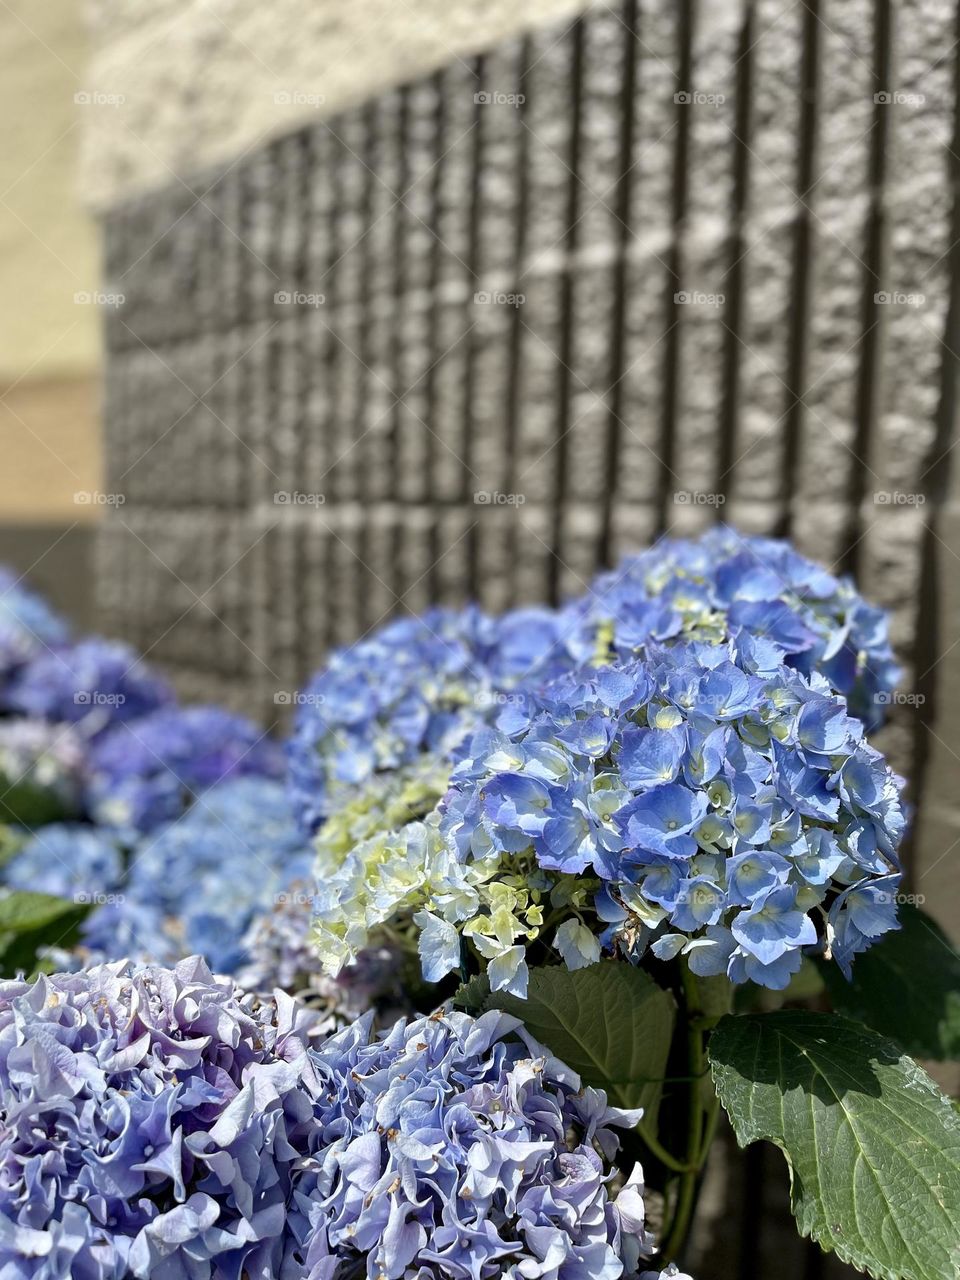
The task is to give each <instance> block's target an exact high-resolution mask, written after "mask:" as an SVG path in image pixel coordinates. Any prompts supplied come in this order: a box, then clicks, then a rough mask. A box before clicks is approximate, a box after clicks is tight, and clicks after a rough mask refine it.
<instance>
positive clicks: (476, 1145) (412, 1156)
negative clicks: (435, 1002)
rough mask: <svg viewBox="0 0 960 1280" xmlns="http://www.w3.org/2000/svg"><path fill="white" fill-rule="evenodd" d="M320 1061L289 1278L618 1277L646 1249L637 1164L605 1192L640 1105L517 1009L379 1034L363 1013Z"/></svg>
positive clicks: (436, 1019)
mask: <svg viewBox="0 0 960 1280" xmlns="http://www.w3.org/2000/svg"><path fill="white" fill-rule="evenodd" d="M311 1059H312V1062H313V1066H314V1069H315V1072H316V1076H317V1080H318V1095H317V1099H316V1105H315V1116H316V1131H315V1135H314V1144H315V1145H313V1147H312V1150H311V1155H310V1158H309V1159H308V1160H305V1161H304V1162H303V1166H302V1168H303V1172H302V1174H301V1176H300V1178H299V1179H298V1181H297V1185H296V1188H295V1193H294V1205H293V1208H292V1211H291V1215H290V1231H291V1235H292V1237H293V1241H294V1244H293V1250H292V1254H291V1255H290V1256H288V1264H289V1265H290V1266H291V1270H290V1273H289V1274H290V1275H294V1274H297V1275H303V1276H307V1277H310V1280H334V1278H335V1277H341V1276H343V1277H345V1276H349V1275H355V1274H356V1275H361V1274H365V1275H367V1276H371V1277H373V1276H381V1275H382V1276H392V1277H418V1278H419V1280H434V1278H436V1280H448V1278H449V1280H454V1278H455V1277H465V1276H474V1277H476V1278H477V1280H493V1278H494V1277H507V1278H508V1280H522V1278H523V1277H528V1276H543V1277H563V1278H564V1280H618V1278H619V1277H621V1276H626V1275H635V1274H636V1268H637V1264H638V1262H639V1259H640V1258H641V1257H644V1256H648V1255H649V1254H650V1252H651V1251H652V1240H651V1238H650V1236H649V1235H648V1234H647V1232H646V1229H645V1223H644V1209H643V1184H642V1179H641V1175H640V1171H639V1169H636V1170H635V1171H634V1174H633V1175H632V1176H631V1177H630V1178H629V1179H628V1180H627V1182H626V1184H625V1185H624V1186H623V1187H622V1189H621V1190H620V1192H619V1194H618V1195H617V1196H615V1197H614V1196H612V1195H611V1194H610V1192H609V1190H608V1169H609V1161H610V1160H611V1159H612V1157H613V1156H614V1154H615V1153H616V1150H617V1148H618V1145H619V1143H618V1139H617V1136H616V1133H615V1130H616V1128H618V1127H620V1126H624V1125H632V1124H634V1123H635V1122H636V1119H637V1113H632V1112H623V1111H619V1110H617V1109H615V1108H611V1107H608V1106H607V1103H606V1098H605V1097H604V1095H603V1094H602V1093H601V1092H597V1091H595V1090H592V1089H583V1090H581V1089H580V1081H579V1079H578V1078H577V1077H576V1076H575V1075H574V1074H573V1073H572V1072H570V1071H569V1069H568V1068H566V1067H564V1066H563V1064H561V1063H559V1062H558V1061H557V1060H556V1059H554V1058H552V1057H550V1056H549V1054H548V1053H547V1052H546V1051H545V1050H544V1049H542V1048H541V1047H540V1046H539V1045H537V1044H536V1043H535V1042H534V1041H532V1040H530V1039H529V1037H527V1035H526V1033H525V1032H524V1031H523V1028H522V1027H521V1025H520V1024H519V1023H518V1022H517V1020H516V1019H513V1018H510V1017H507V1016H506V1015H504V1014H501V1013H496V1012H492V1013H486V1014H483V1015H482V1016H481V1017H479V1018H476V1019H475V1018H472V1017H469V1016H468V1015H466V1014H460V1013H448V1014H442V1015H441V1014H436V1015H433V1016H432V1017H429V1018H420V1019H417V1020H415V1021H413V1022H409V1023H403V1022H400V1023H397V1024H396V1025H395V1026H394V1027H393V1028H392V1030H391V1031H390V1032H388V1033H387V1034H386V1035H384V1036H382V1037H381V1038H374V1037H372V1035H371V1022H370V1017H369V1016H367V1017H365V1018H363V1019H361V1020H359V1021H358V1022H356V1023H354V1024H353V1026H351V1027H348V1028H346V1029H345V1030H343V1031H341V1032H339V1033H338V1034H336V1035H334V1036H332V1037H331V1038H329V1039H328V1040H326V1041H325V1042H324V1043H323V1044H321V1045H320V1046H319V1047H318V1048H317V1049H315V1050H314V1051H313V1052H312V1053H311ZM294 1267H297V1268H299V1269H298V1270H296V1271H295V1270H294V1269H293V1268H294Z"/></svg>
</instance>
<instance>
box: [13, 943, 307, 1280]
mask: <svg viewBox="0 0 960 1280" xmlns="http://www.w3.org/2000/svg"><path fill="white" fill-rule="evenodd" d="M305 1016H306V1015H305V1013H304V1011H303V1010H302V1008H301V1007H300V1006H294V1005H293V1003H292V1002H291V1001H288V1000H286V999H285V998H283V997H281V1003H280V1005H279V1013H278V1016H275V1015H272V1014H271V1011H270V1009H266V1010H264V1011H263V1012H261V1013H254V1012H253V1011H252V1008H251V1007H250V1006H249V1002H245V1001H243V1000H241V999H240V998H239V997H238V994H237V992H236V991H235V990H234V988H233V985H232V983H230V982H229V981H225V980H219V979H214V978H213V977H211V975H210V972H209V970H208V969H207V968H206V966H205V965H204V963H203V962H202V961H201V960H200V959H199V958H197V957H192V958H191V959H189V960H185V961H183V962H182V963H181V964H179V965H177V967H176V968H175V969H172V970H171V969H161V968H145V969H142V970H139V971H134V972H130V971H129V970H128V967H127V966H126V965H125V964H123V963H117V964H107V965H103V966H100V967H98V968H95V969H92V970H88V971H84V972H80V973H76V974H57V975H54V976H53V977H40V978H38V979H37V980H36V981H35V982H33V983H28V982H23V981H14V982H4V983H2V984H0V1113H2V1116H3V1122H2V1125H0V1274H2V1275H3V1276H4V1277H5V1278H6V1280H14V1278H16V1280H20V1278H21V1277H23V1280H27V1277H30V1278H31V1280H63V1278H64V1277H68V1276H72V1277H77V1278H78V1280H81V1278H82V1280H121V1278H123V1277H128V1276H134V1277H141V1278H144V1280H145V1278H146V1277H149V1278H150V1280H227V1278H228V1277H230V1278H231V1280H235V1278H236V1277H237V1276H239V1275H241V1274H243V1275H245V1276H246V1277H248V1280H273V1278H274V1277H275V1276H276V1275H277V1274H278V1268H279V1265H280V1261H281V1253H282V1249H283V1233H284V1227H285V1222H286V1212H287V1202H288V1200H289V1198H290V1195H291V1187H292V1177H293V1172H294V1167H295V1161H296V1159H297V1156H298V1153H299V1152H301V1151H302V1150H304V1149H305V1143H306V1135H307V1133H308V1131H309V1130H310V1129H311V1128H312V1126H313V1119H312V1105H311V1099H310V1095H309V1092H308V1091H306V1090H305V1089H304V1087H303V1083H302V1081H303V1076H304V1074H305V1072H306V1073H309V1066H308V1061H307V1059H306V1056H305V1050H304V1042H303V1040H302V1039H301V1036H300V1028H299V1027H298V1025H297V1020H298V1019H302V1018H304V1017H305Z"/></svg>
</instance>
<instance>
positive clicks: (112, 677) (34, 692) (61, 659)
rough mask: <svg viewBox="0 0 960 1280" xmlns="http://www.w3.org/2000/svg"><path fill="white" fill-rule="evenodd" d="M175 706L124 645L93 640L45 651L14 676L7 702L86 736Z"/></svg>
mask: <svg viewBox="0 0 960 1280" xmlns="http://www.w3.org/2000/svg"><path fill="white" fill-rule="evenodd" d="M172 701H173V690H172V689H171V688H170V686H169V685H168V684H167V682H166V681H165V680H163V679H161V677H160V676H158V675H156V674H154V673H153V672H151V671H150V670H149V669H148V668H147V667H146V666H145V665H144V663H143V662H142V661H141V660H140V658H139V657H138V656H137V654H136V653H135V652H134V651H133V650H132V649H131V648H130V647H129V646H128V645H125V644H119V643H117V642H115V641H111V640H101V639H99V638H98V637H96V636H92V637H90V638H88V639H85V640H80V641H77V642H76V643H75V644H64V645H59V646H58V647H57V648H55V649H43V650H42V651H41V652H39V653H37V654H35V655H34V656H33V657H32V658H31V659H30V661H29V662H27V663H26V665H25V666H24V667H23V668H22V669H21V670H20V671H19V672H18V674H17V675H16V676H15V677H14V679H13V681H12V682H11V685H10V690H9V694H8V702H9V705H10V707H11V708H13V710H15V711H19V712H21V713H22V714H24V715H28V716H38V717H40V718H41V719H44V720H51V721H55V722H58V723H64V724H78V725H80V726H81V727H82V729H83V731H84V732H85V733H86V734H87V735H88V736H90V737H92V736H94V735H95V734H97V733H100V732H102V731H103V730H104V729H106V728H107V727H108V726H109V725H111V724H114V723H116V722H117V721H122V720H132V719H134V718H135V717H137V716H143V715H146V714H147V713H148V712H150V711H155V710H156V709H157V708H158V707H162V706H165V705H167V704H169V703H171V702H172Z"/></svg>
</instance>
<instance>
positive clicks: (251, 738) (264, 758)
mask: <svg viewBox="0 0 960 1280" xmlns="http://www.w3.org/2000/svg"><path fill="white" fill-rule="evenodd" d="M90 769H91V775H92V776H91V783H90V787H89V790H88V806H89V809H90V812H91V814H92V816H93V817H94V819H95V820H96V821H97V822H100V823H102V824H104V825H107V826H112V827H116V828H117V829H118V830H120V831H123V832H124V833H126V834H127V835H128V836H129V835H136V834H139V833H143V832H146V831H151V830H153V829H154V828H156V827H157V826H159V825H160V824H161V823H162V822H165V821H169V820H171V819H173V818H176V817H178V816H179V814H180V813H181V812H182V810H183V809H184V807H185V806H186V805H187V804H188V803H189V802H190V800H191V799H192V798H193V796H194V795H195V794H196V793H198V792H201V791H205V790H206V789H207V788H208V787H212V786H213V785H214V784H216V783H219V782H223V781H225V780H226V779H228V778H238V777H246V776H257V777H266V778H278V777H281V776H282V775H283V773H284V761H283V750H282V748H281V747H280V745H279V744H278V743H276V742H274V741H273V740H272V739H271V738H268V737H267V736H266V734H265V733H264V731H263V730H262V729H260V728H258V726H257V725H256V724H255V723H254V722H253V721H252V720H248V719H247V718H246V716H240V715H235V714H234V713H232V712H230V711H226V710H224V709H223V708H221V707H214V706H210V707H207V706H196V707H163V708H161V709H160V710H158V711H154V712H152V713H151V714H150V715H145V716H141V717H139V718H138V719H136V720H132V721H127V722H124V723H121V724H117V725H115V726H114V727H113V728H111V729H109V730H108V731H107V732H106V733H104V734H102V735H101V736H100V737H99V738H98V739H97V740H96V742H95V743H94V744H93V747H92V750H91V762H90Z"/></svg>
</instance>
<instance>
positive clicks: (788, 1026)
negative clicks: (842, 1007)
mask: <svg viewBox="0 0 960 1280" xmlns="http://www.w3.org/2000/svg"><path fill="white" fill-rule="evenodd" d="M708 1053H709V1058H710V1064H711V1067H712V1070H713V1078H714V1082H715V1084H716V1086H717V1092H718V1093H719V1095H720V1099H721V1101H722V1103H723V1105H724V1107H725V1108H726V1111H727V1113H728V1115H729V1116H730V1119H731V1121H732V1123H733V1127H734V1130H735V1132H736V1135H737V1140H738V1142H739V1143H740V1145H741V1146H746V1145H747V1144H748V1143H751V1142H757V1141H759V1140H761V1139H767V1140H769V1141H770V1142H773V1143H775V1144H776V1145H777V1146H778V1147H780V1149H781V1150H782V1151H783V1153H784V1155H785V1156H786V1159H787V1163H788V1164H789V1166H790V1174H791V1187H792V1201H793V1211H794V1213H795V1215H796V1218H797V1225H798V1227H799V1229H800V1231H801V1233H802V1234H803V1235H805V1236H812V1237H813V1239H814V1240H816V1241H817V1242H818V1243H819V1244H820V1245H821V1247H822V1248H823V1249H825V1250H828V1251H829V1250H833V1251H835V1252H836V1253H837V1254H838V1256H839V1257H840V1258H842V1259H843V1260H844V1261H845V1262H849V1263H851V1264H852V1265H853V1266H855V1267H859V1268H861V1269H862V1270H865V1271H867V1272H868V1273H869V1274H870V1275H872V1276H876V1277H878V1278H879V1280H956V1277H957V1275H958V1274H960V1272H958V1267H960V1118H958V1116H957V1114H956V1112H955V1111H954V1109H953V1107H952V1106H951V1105H950V1102H949V1101H948V1100H947V1099H946V1098H945V1097H944V1096H943V1095H942V1094H941V1093H940V1091H939V1090H938V1089H937V1087H936V1085H935V1084H934V1083H933V1081H932V1080H931V1079H930V1077H929V1076H928V1075H926V1073H925V1072H923V1071H921V1069H920V1068H919V1067H918V1066H917V1064H916V1063H915V1062H913V1061H912V1059H910V1058H908V1057H907V1056H906V1055H905V1054H903V1053H902V1052H901V1050H900V1049H899V1048H898V1047H897V1046H896V1045H895V1044H894V1043H893V1042H892V1041H890V1040H887V1039H885V1038H884V1037H883V1036H879V1035H877V1034H876V1032H874V1031H871V1030H869V1029H868V1028H867V1027H864V1026H862V1025H861V1024H859V1023H856V1022H853V1021H851V1020H850V1019H848V1018H844V1017H841V1016H840V1015H838V1014H830V1013H807V1012H802V1011H793V1010H782V1011H779V1012H776V1013H766V1014H751V1015H748V1016H744V1017H728V1018H724V1019H723V1020H722V1021H721V1022H720V1023H719V1025H718V1026H717V1028H716V1030H715V1032H714V1033H713V1035H712V1036H711V1038H710V1043H709V1049H708Z"/></svg>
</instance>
